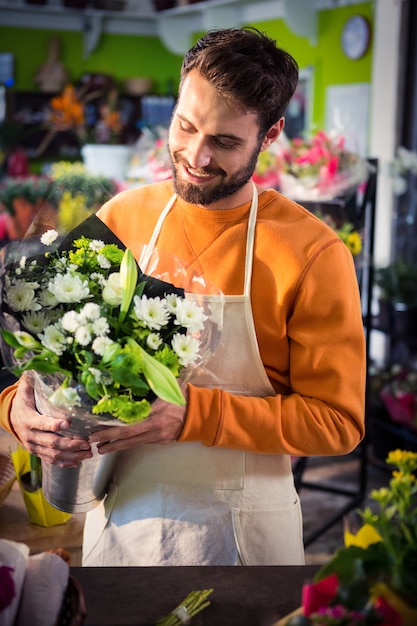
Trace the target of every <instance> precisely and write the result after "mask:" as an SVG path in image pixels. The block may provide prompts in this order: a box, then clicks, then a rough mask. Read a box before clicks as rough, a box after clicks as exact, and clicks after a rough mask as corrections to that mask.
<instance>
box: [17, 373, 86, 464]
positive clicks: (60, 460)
mask: <svg viewBox="0 0 417 626" xmlns="http://www.w3.org/2000/svg"><path fill="white" fill-rule="evenodd" d="M10 422H11V425H12V428H13V430H14V432H15V434H16V435H17V437H18V438H19V440H20V442H21V443H22V445H23V446H24V447H25V448H26V450H28V451H29V452H30V453H31V454H35V455H36V456H38V457H40V458H41V459H45V461H48V462H49V463H53V464H54V465H59V466H60V467H77V466H78V463H79V461H82V460H84V459H88V458H90V457H92V456H93V454H92V451H91V446H90V445H89V443H88V441H85V440H83V439H73V438H71V437H69V436H68V437H65V436H63V435H62V431H65V430H67V429H68V428H69V427H70V422H69V421H68V420H57V419H56V418H54V417H48V416H47V415H41V414H40V413H39V412H38V411H37V410H36V406H35V397H34V393H33V387H32V384H31V382H30V380H29V378H28V376H27V375H26V374H23V375H22V377H21V379H20V382H19V385H18V387H17V392H16V395H15V397H14V399H13V402H12V407H11V412H10ZM58 431H59V432H60V433H61V434H58Z"/></svg>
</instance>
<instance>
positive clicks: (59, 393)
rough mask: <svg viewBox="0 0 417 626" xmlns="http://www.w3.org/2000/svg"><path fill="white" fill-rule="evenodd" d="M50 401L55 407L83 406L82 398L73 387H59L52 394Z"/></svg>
mask: <svg viewBox="0 0 417 626" xmlns="http://www.w3.org/2000/svg"><path fill="white" fill-rule="evenodd" d="M48 400H49V402H50V403H51V404H53V405H54V406H62V407H70V406H81V398H80V396H79V395H78V391H77V390H76V389H74V388H73V387H58V389H56V391H54V392H53V393H51V395H50V396H49V397H48Z"/></svg>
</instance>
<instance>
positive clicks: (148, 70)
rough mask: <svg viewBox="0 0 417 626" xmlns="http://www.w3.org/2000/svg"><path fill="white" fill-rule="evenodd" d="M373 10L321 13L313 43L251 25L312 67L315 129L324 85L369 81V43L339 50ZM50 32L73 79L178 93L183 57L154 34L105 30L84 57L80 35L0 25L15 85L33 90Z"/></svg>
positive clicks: (276, 26)
mask: <svg viewBox="0 0 417 626" xmlns="http://www.w3.org/2000/svg"><path fill="white" fill-rule="evenodd" d="M373 11H374V2H373V1H369V2H363V3H360V4H354V5H352V6H345V7H340V8H335V9H329V10H324V11H320V12H319V13H318V36H317V42H316V43H315V44H312V43H311V42H310V41H308V39H306V38H303V37H300V36H298V35H296V34H294V33H293V32H291V31H290V30H289V28H288V27H287V26H286V24H285V22H284V21H283V20H281V19H279V20H269V21H263V22H257V23H254V24H253V25H254V26H256V27H257V28H259V29H260V30H264V31H265V32H267V34H268V35H269V36H270V37H272V38H273V39H276V40H277V42H278V44H279V45H280V46H281V47H283V48H285V49H286V50H288V51H289V52H291V54H292V55H293V56H294V57H295V58H296V60H297V62H298V64H299V66H300V68H301V69H304V68H311V69H312V72H313V85H314V96H313V107H312V127H313V128H320V127H323V126H324V122H325V98H326V89H327V87H329V86H330V85H339V84H347V83H369V82H370V80H371V70H372V41H371V46H370V48H369V50H368V52H367V53H366V54H365V56H364V57H362V58H361V59H359V60H357V61H351V60H349V59H348V58H347V57H345V56H344V54H343V52H342V49H341V46H340V38H341V33H342V28H343V25H344V23H345V21H346V20H347V19H348V17H350V16H351V15H353V14H357V13H359V14H361V15H364V16H365V17H367V18H368V19H369V22H370V24H371V29H372V25H373V18H374V15H373ZM54 35H56V36H58V37H59V38H60V41H61V54H60V60H61V62H62V63H63V64H64V65H65V67H66V68H67V69H68V71H69V72H70V77H71V79H72V80H77V79H78V78H79V77H80V76H81V75H82V74H83V73H85V72H100V73H106V74H112V75H113V76H114V77H115V78H116V79H117V80H118V81H123V80H124V79H125V78H129V77H131V76H151V77H152V78H153V79H154V81H155V92H156V93H165V92H166V91H167V90H169V89H170V88H172V86H173V90H174V91H176V88H177V85H178V74H179V69H180V66H181V57H179V56H177V55H175V54H172V53H170V52H169V51H168V50H167V49H166V48H165V47H164V46H163V44H162V43H161V42H160V41H159V39H158V38H156V37H144V36H137V37H136V36H131V35H109V34H104V35H103V36H102V37H101V39H100V42H99V45H98V46H97V48H96V50H95V51H94V52H93V53H92V54H91V56H90V57H88V58H87V59H83V40H82V34H81V33H74V32H67V31H62V32H61V31H51V30H30V29H27V28H11V27H4V26H3V27H2V26H0V52H13V54H14V55H15V72H16V85H15V88H16V89H19V90H32V89H36V85H34V83H33V77H34V75H35V74H36V72H37V70H38V68H39V67H40V66H41V65H42V63H44V62H45V60H46V57H47V54H48V41H49V39H50V38H51V37H52V36H54Z"/></svg>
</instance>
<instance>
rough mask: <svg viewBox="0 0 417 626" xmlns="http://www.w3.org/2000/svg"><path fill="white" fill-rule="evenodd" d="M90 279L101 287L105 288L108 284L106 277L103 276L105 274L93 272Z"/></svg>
mask: <svg viewBox="0 0 417 626" xmlns="http://www.w3.org/2000/svg"><path fill="white" fill-rule="evenodd" d="M90 278H91V280H92V281H94V282H95V283H98V284H99V285H100V286H101V287H103V286H104V285H105V283H106V279H105V277H104V276H103V274H100V272H93V273H92V274H91V275H90Z"/></svg>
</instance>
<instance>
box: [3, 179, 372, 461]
mask: <svg viewBox="0 0 417 626" xmlns="http://www.w3.org/2000/svg"><path fill="white" fill-rule="evenodd" d="M171 195H172V182H171V181H164V182H162V183H155V184H153V185H149V186H146V187H142V188H137V189H131V190H128V191H124V192H122V193H119V194H118V195H117V196H115V197H114V198H113V199H112V200H111V201H110V202H108V203H107V204H105V205H104V206H103V207H102V208H101V209H100V211H99V212H98V216H99V217H100V218H101V219H102V220H103V221H104V222H105V223H106V224H107V225H108V226H109V228H111V229H112V230H113V231H114V232H115V234H116V235H117V236H118V237H119V238H120V239H121V240H122V241H123V243H124V244H125V245H126V246H127V247H129V248H131V250H132V252H133V253H134V255H135V257H136V258H139V254H140V252H141V250H142V248H143V245H144V244H146V243H147V242H149V239H150V237H151V234H152V232H153V229H154V227H155V224H156V221H157V218H158V216H159V214H160V213H161V211H162V210H163V208H164V207H165V205H166V203H167V202H168V200H169V198H170V197H171ZM249 208H250V203H248V204H246V205H243V206H241V207H237V208H234V209H229V210H210V209H204V208H201V207H198V206H195V205H191V204H187V203H185V202H183V201H182V200H179V199H177V200H176V202H175V204H174V207H173V208H172V209H171V211H170V212H169V214H168V216H167V218H166V220H165V222H164V225H163V227H162V231H161V233H160V235H159V238H158V240H157V243H156V247H157V252H158V261H157V262H158V265H157V269H156V271H150V269H151V268H148V270H149V273H153V274H155V275H162V274H163V273H164V272H168V273H169V272H170V269H172V266H173V261H174V257H176V258H177V259H179V261H180V264H181V265H182V266H183V267H184V266H185V267H187V268H189V269H190V270H191V271H192V270H195V272H197V273H198V274H202V275H203V276H204V277H205V280H206V282H207V283H208V284H212V285H215V286H216V287H217V288H218V289H220V290H221V291H222V292H223V293H224V294H226V295H233V294H242V293H243V280H244V266H245V245H246V231H247V218H248V214H249ZM164 279H166V277H165V278H164ZM251 302H252V309H253V316H254V322H255V329H256V334H257V339H258V344H259V350H260V354H261V358H262V361H263V363H264V366H265V369H266V372H267V374H268V376H269V379H270V381H271V383H272V385H273V387H274V389H275V391H276V395H275V396H273V397H267V398H258V397H247V396H237V395H232V394H230V393H228V392H225V391H222V390H219V389H206V388H197V387H195V386H193V385H189V399H188V400H189V402H188V410H187V417H186V421H185V425H184V428H183V431H182V433H181V436H180V438H179V440H180V441H200V442H201V443H202V444H203V445H206V446H219V447H225V448H237V449H244V450H248V451H251V452H264V453H275V454H281V453H289V454H294V455H303V456H311V455H327V454H344V453H348V452H350V451H351V450H352V449H354V448H355V447H356V445H357V444H358V443H359V441H360V440H361V438H362V437H363V434H364V396H365V391H364V390H365V374H366V361H365V338H364V330H363V324H362V313H361V305H360V296H359V289H358V283H357V279H356V273H355V268H354V263H353V259H352V255H351V253H350V251H349V250H348V249H347V247H346V246H345V244H344V243H343V242H342V241H341V240H340V239H339V238H338V237H337V236H336V235H335V233H334V232H333V231H332V230H331V229H330V228H329V227H328V226H326V225H325V224H324V223H323V222H322V221H321V220H320V219H318V218H317V217H315V216H314V215H312V214H311V213H310V212H309V211H307V210H306V209H304V208H303V207H301V206H300V205H298V204H296V203H294V202H292V201H290V200H288V199H287V198H285V197H284V196H282V195H281V194H279V193H278V192H276V191H274V190H267V191H264V192H263V193H262V194H261V195H260V196H259V207H258V217H257V224H256V234H255V248H254V263H253V274H252V291H251ZM232 366H233V364H231V367H232ZM13 395H14V386H12V387H9V388H8V389H6V390H5V391H4V392H3V393H2V395H1V397H0V401H1V413H0V418H1V421H2V424H3V425H4V426H5V427H6V428H8V429H9V430H10V424H9V423H8V411H9V407H10V402H11V399H12V397H13Z"/></svg>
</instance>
